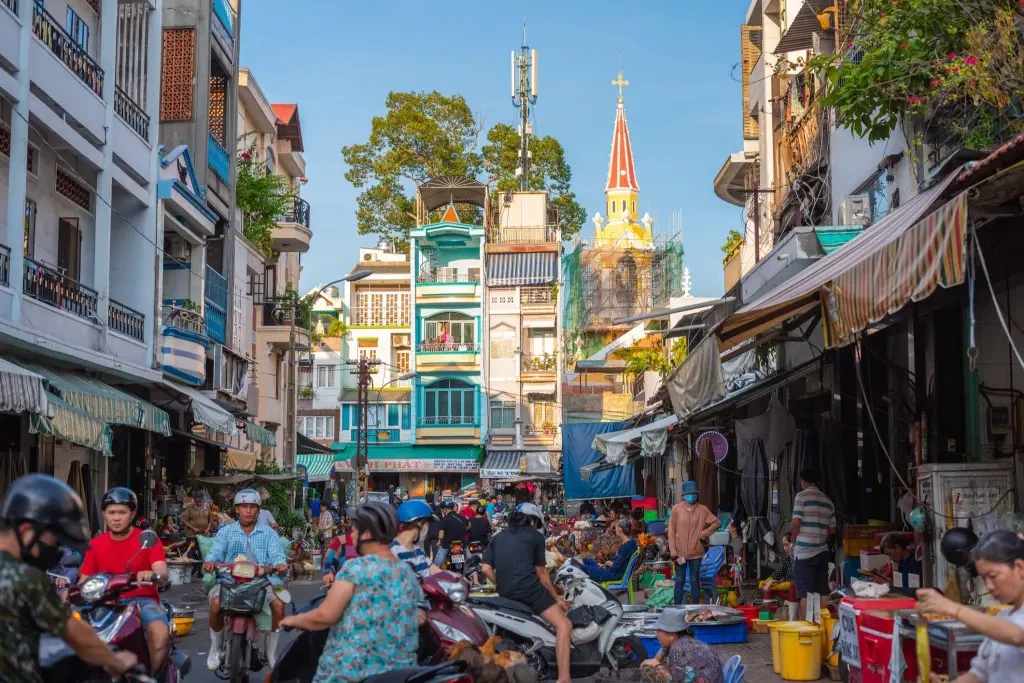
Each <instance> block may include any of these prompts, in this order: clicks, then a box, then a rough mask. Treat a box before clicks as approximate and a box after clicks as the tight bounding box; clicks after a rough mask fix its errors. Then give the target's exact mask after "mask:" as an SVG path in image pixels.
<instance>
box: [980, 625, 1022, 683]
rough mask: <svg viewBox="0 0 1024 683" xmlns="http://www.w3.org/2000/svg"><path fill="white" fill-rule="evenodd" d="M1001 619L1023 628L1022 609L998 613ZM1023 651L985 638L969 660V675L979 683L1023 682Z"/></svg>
mask: <svg viewBox="0 0 1024 683" xmlns="http://www.w3.org/2000/svg"><path fill="white" fill-rule="evenodd" d="M999 617H1000V618H1001V619H1009V620H1010V621H1012V622H1013V623H1015V624H1017V625H1018V626H1020V627H1021V628H1024V609H1019V610H1017V611H1016V612H1014V611H1013V609H1005V610H1003V611H1002V612H1000V613H999ZM1022 672H1024V649H1022V648H1019V647H1016V646H1015V645H1005V644H1003V643H998V642H996V641H994V640H992V639H991V638H986V639H985V640H984V641H982V643H981V647H979V648H978V654H977V655H976V656H975V657H974V659H972V660H971V673H972V674H974V675H975V676H976V677H977V679H978V680H979V681H981V683H1002V682H1003V681H1020V680H1024V673H1022Z"/></svg>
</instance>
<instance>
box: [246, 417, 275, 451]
mask: <svg viewBox="0 0 1024 683" xmlns="http://www.w3.org/2000/svg"><path fill="white" fill-rule="evenodd" d="M245 438H247V439H249V441H252V442H253V443H258V444H263V445H264V446H270V447H271V448H273V447H275V446H277V439H275V438H274V432H272V431H270V430H269V429H267V428H266V427H263V426H261V425H258V424H256V423H255V422H249V421H248V420H246V421H245Z"/></svg>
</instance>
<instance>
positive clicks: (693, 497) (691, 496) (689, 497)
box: [683, 493, 697, 505]
mask: <svg viewBox="0 0 1024 683" xmlns="http://www.w3.org/2000/svg"><path fill="white" fill-rule="evenodd" d="M683 500H685V501H686V502H687V503H689V504H690V505H693V504H694V503H696V502H697V494H696V493H687V494H686V495H685V496H683Z"/></svg>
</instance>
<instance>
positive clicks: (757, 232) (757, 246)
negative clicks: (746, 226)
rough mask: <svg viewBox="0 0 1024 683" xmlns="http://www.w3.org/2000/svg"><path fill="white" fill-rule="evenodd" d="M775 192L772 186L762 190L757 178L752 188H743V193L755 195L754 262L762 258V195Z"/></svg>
mask: <svg viewBox="0 0 1024 683" xmlns="http://www.w3.org/2000/svg"><path fill="white" fill-rule="evenodd" d="M774 193H775V190H774V189H771V188H769V189H767V190H762V189H761V187H760V184H759V183H758V182H757V181H756V180H755V181H754V186H753V187H752V188H751V189H749V190H743V194H752V195H754V263H758V262H759V261H760V260H761V195H763V194H774Z"/></svg>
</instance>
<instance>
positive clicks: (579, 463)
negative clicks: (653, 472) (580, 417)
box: [562, 422, 636, 500]
mask: <svg viewBox="0 0 1024 683" xmlns="http://www.w3.org/2000/svg"><path fill="white" fill-rule="evenodd" d="M628 424H629V423H628V422H587V423H580V424H563V425H562V472H563V473H564V474H563V476H564V477H565V498H566V500H584V499H591V500H592V499H597V498H626V497H628V496H632V495H633V494H634V493H636V480H635V479H634V476H633V466H632V465H626V466H624V467H610V468H608V469H605V470H600V471H598V472H594V475H593V476H592V477H591V479H590V481H584V480H583V474H582V472H581V469H582V468H583V466H584V465H590V464H592V463H594V462H597V461H598V460H599V459H600V458H602V457H604V456H603V454H602V453H601V452H600V451H595V450H594V449H593V448H592V447H591V444H593V443H594V437H595V436H597V435H598V434H605V433H607V432H617V431H620V430H622V429H625V428H626V426H627V425H628Z"/></svg>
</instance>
